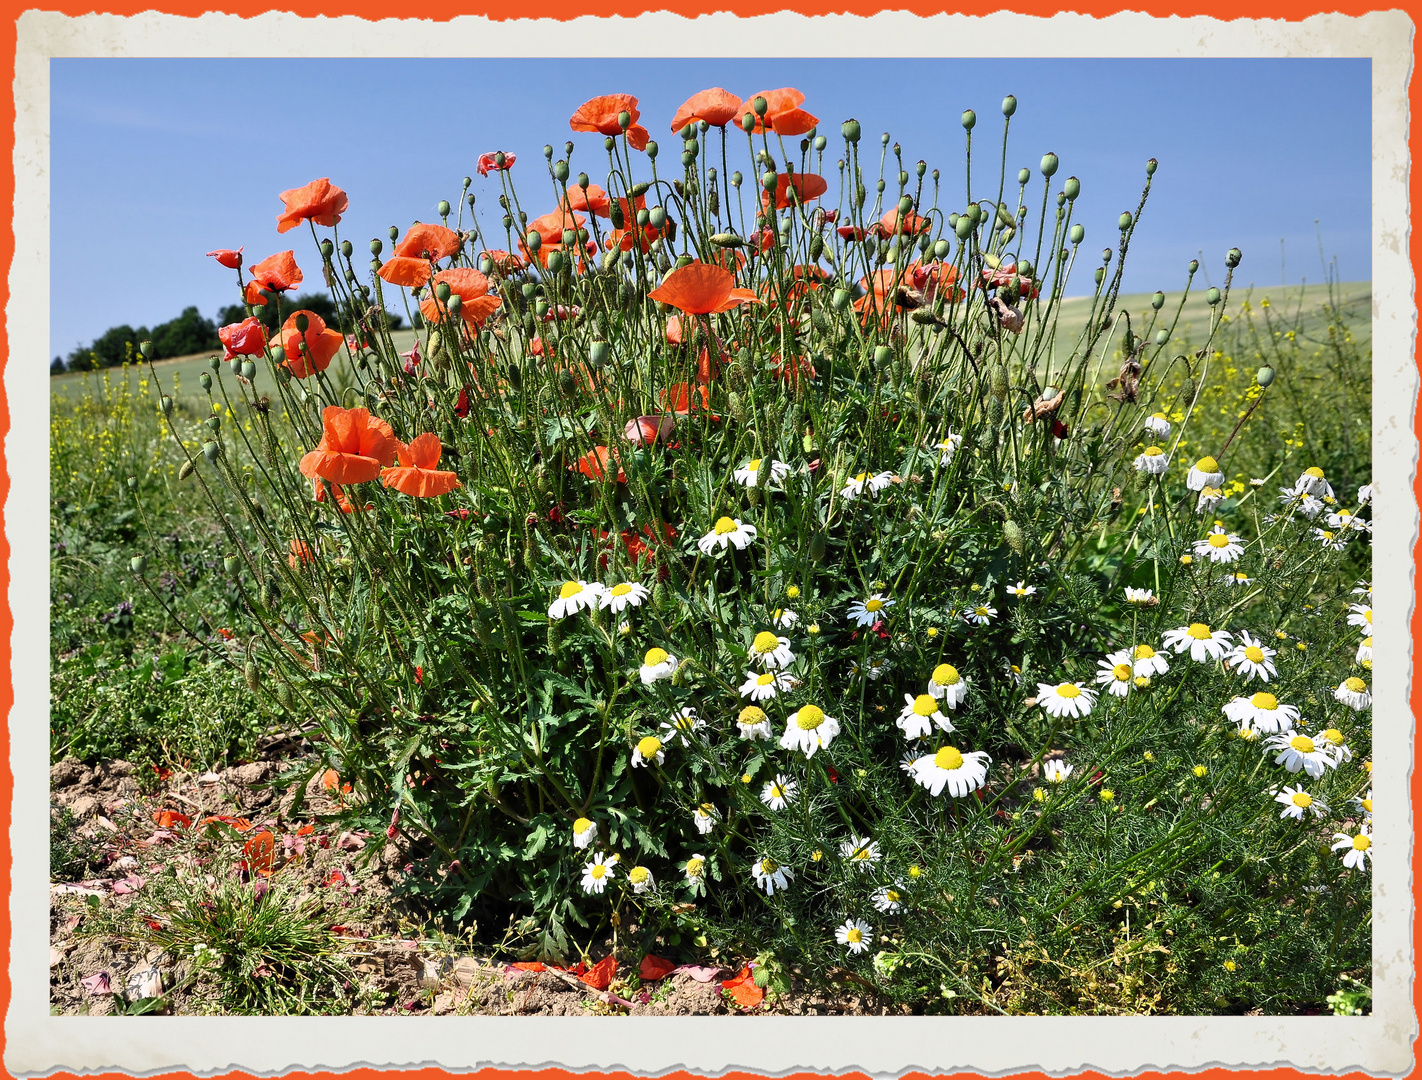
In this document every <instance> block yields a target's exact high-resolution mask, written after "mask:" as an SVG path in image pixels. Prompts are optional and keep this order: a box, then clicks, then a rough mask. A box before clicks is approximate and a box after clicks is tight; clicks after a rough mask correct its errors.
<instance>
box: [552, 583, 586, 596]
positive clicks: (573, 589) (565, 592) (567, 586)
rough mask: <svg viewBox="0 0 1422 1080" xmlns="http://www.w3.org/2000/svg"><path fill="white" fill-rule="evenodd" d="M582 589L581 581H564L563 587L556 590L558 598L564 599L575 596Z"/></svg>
mask: <svg viewBox="0 0 1422 1080" xmlns="http://www.w3.org/2000/svg"><path fill="white" fill-rule="evenodd" d="M582 591H583V583H582V582H581V581H565V582H563V587H562V588H561V589H559V590H558V599H560V600H566V599H568V598H569V597H570V596H577V595H578V593H580V592H582Z"/></svg>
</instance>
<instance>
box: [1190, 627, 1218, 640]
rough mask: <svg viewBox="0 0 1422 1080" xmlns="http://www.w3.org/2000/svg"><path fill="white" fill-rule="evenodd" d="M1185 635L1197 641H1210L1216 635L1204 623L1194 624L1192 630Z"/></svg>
mask: <svg viewBox="0 0 1422 1080" xmlns="http://www.w3.org/2000/svg"><path fill="white" fill-rule="evenodd" d="M1185 633H1186V634H1187V635H1188V636H1190V637H1192V638H1194V639H1195V640H1196V641H1209V640H1210V638H1211V637H1213V636H1214V635H1213V634H1212V633H1211V631H1210V628H1209V627H1208V626H1206V625H1205V624H1204V623H1202V622H1192V623H1191V624H1190V628H1189V629H1188V630H1186V631H1185Z"/></svg>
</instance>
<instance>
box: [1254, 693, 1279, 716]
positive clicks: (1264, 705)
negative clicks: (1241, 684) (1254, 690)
mask: <svg viewBox="0 0 1422 1080" xmlns="http://www.w3.org/2000/svg"><path fill="white" fill-rule="evenodd" d="M1249 704H1251V705H1253V706H1254V707H1255V708H1256V709H1264V710H1267V711H1268V712H1273V711H1274V710H1275V709H1277V708H1278V707H1279V699H1278V698H1276V697H1275V696H1274V695H1273V694H1265V693H1263V692H1261V693H1258V694H1255V695H1254V696H1253V697H1252V698H1250V699H1249Z"/></svg>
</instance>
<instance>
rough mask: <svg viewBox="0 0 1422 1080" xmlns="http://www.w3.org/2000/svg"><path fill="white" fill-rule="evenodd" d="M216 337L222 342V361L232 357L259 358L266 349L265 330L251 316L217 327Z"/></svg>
mask: <svg viewBox="0 0 1422 1080" xmlns="http://www.w3.org/2000/svg"><path fill="white" fill-rule="evenodd" d="M217 337H218V340H219V341H221V342H222V348H223V350H224V354H223V357H222V359H224V360H231V359H232V358H233V357H234V356H261V355H262V353H263V352H264V351H265V349H266V344H267V328H266V327H265V326H263V325H262V323H261V320H260V319H258V318H256V317H255V316H253V317H251V318H246V319H243V320H242V321H241V322H239V323H231V324H229V325H227V326H222V327H219V328H218V330H217Z"/></svg>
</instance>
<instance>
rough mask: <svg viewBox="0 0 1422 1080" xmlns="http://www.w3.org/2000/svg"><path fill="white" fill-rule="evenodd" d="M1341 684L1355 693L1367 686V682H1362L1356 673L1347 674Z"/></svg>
mask: <svg viewBox="0 0 1422 1080" xmlns="http://www.w3.org/2000/svg"><path fill="white" fill-rule="evenodd" d="M1343 685H1344V686H1346V687H1347V688H1348V689H1349V690H1351V691H1353V693H1355V694H1356V693H1358V692H1359V691H1362V690H1366V689H1367V688H1368V684H1367V683H1365V682H1363V680H1362V679H1360V678H1358V677H1357V676H1356V675H1349V676H1348V678H1346V679H1344V680H1343Z"/></svg>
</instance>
